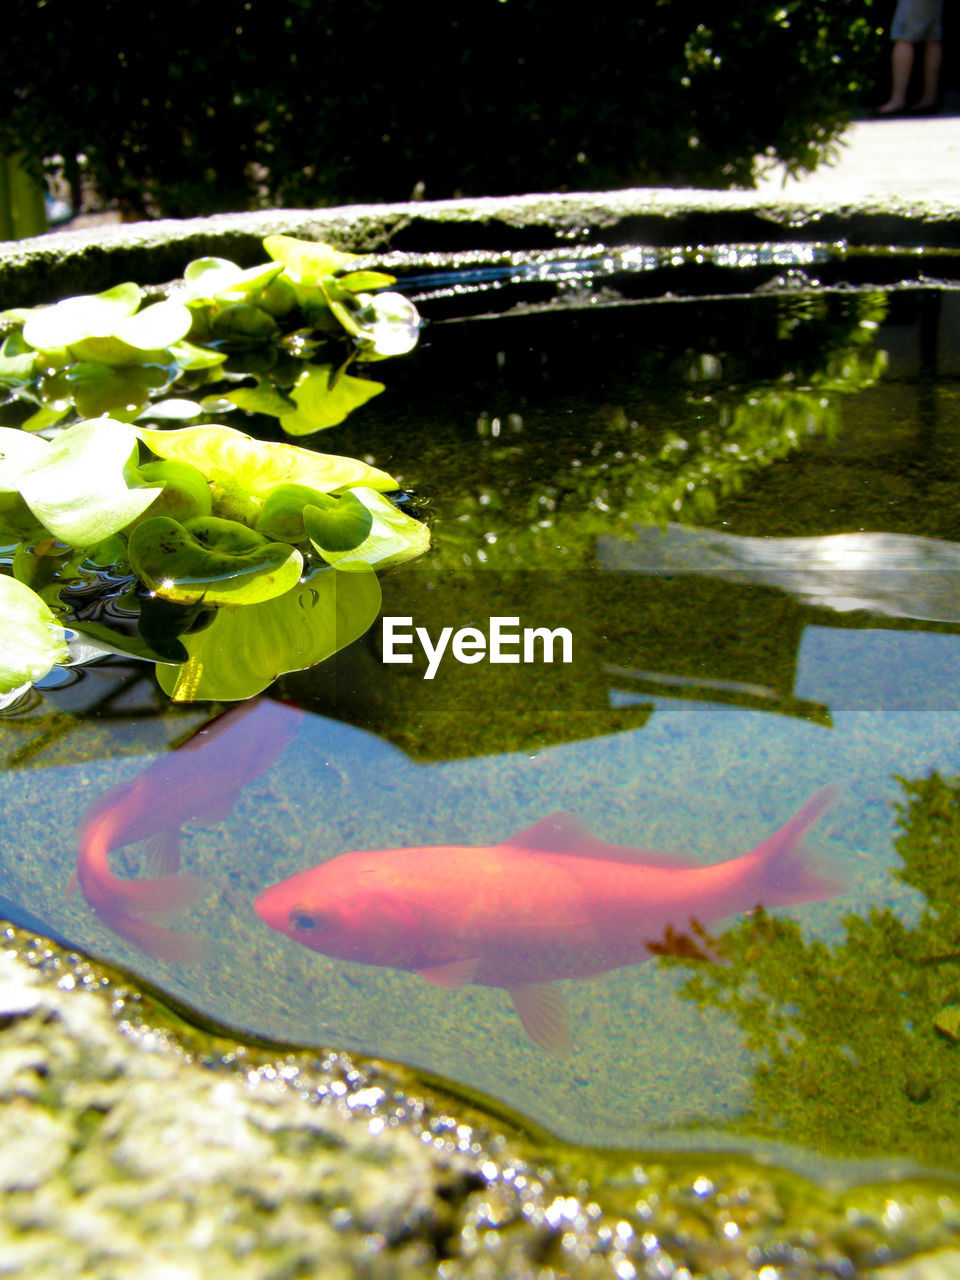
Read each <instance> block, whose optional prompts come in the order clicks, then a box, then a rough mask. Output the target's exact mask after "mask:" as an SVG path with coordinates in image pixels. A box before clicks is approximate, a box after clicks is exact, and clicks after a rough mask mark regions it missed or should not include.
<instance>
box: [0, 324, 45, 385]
mask: <svg viewBox="0 0 960 1280" xmlns="http://www.w3.org/2000/svg"><path fill="white" fill-rule="evenodd" d="M36 361H37V353H36V352H35V351H34V350H33V348H32V347H30V346H29V345H28V344H27V343H26V342H24V340H23V335H22V334H20V333H11V334H9V335H8V336H7V337H6V338H5V339H4V343H3V346H2V347H0V383H4V384H5V385H7V386H11V385H18V384H21V383H24V382H29V381H30V380H31V379H32V378H33V376H34V371H35V366H36Z"/></svg>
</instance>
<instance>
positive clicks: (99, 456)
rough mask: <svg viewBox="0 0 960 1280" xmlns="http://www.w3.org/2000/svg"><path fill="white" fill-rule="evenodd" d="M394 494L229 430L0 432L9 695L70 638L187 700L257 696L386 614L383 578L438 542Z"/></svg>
mask: <svg viewBox="0 0 960 1280" xmlns="http://www.w3.org/2000/svg"><path fill="white" fill-rule="evenodd" d="M396 489H397V482H396V481H395V480H394V479H393V477H391V476H389V475H387V474H386V473H385V472H383V471H380V470H378V469H377V468H375V467H372V466H370V465H369V464H368V463H365V462H362V461H359V460H358V459H354V458H344V457H337V456H335V455H330V454H321V453H316V452H314V451H312V450H307V449H302V448H298V447H296V446H294V445H290V444H286V443H276V442H264V441H258V440H255V439H253V438H252V437H251V436H248V435H246V434H244V433H243V432H240V431H237V430H235V429H234V428H232V427H229V426H223V425H221V424H212V425H200V426H192V427H183V428H179V429H167V430H158V429H154V428H150V427H146V426H141V425H138V424H132V423H128V422H124V421H121V420H119V419H116V418H111V417H106V416H104V417H99V418H95V419H92V420H87V421H81V422H77V423H75V424H73V425H71V426H69V427H65V428H63V429H62V430H60V431H59V432H58V433H57V434H56V436H55V438H54V439H53V440H46V439H44V438H43V437H41V436H37V435H30V434H27V433H25V432H23V431H17V430H14V429H11V428H0V538H2V540H3V542H4V543H5V544H6V546H7V548H8V552H7V556H8V561H9V564H10V567H11V570H12V577H11V576H2V577H0V604H2V606H3V616H4V623H5V625H4V628H3V630H2V632H0V694H3V695H7V700H9V698H10V697H14V696H16V695H17V694H18V693H19V692H21V691H22V689H23V688H25V687H27V686H29V684H30V683H31V682H33V681H36V680H37V679H39V678H41V677H42V676H43V675H45V674H46V672H47V671H49V669H50V668H51V666H53V665H54V664H55V663H57V662H64V661H69V660H70V641H71V637H75V638H78V639H79V641H80V642H82V645H83V647H84V652H89V650H90V646H91V645H93V646H94V648H95V650H96V651H99V652H100V653H104V654H106V653H120V654H127V655H133V656H136V657H139V658H145V659H147V660H150V661H153V662H155V663H156V664H157V678H158V681H159V683H160V685H161V687H162V688H163V689H164V690H165V692H167V693H168V694H169V695H170V696H171V697H173V698H174V699H177V700H191V699H197V698H199V699H217V700H232V699H241V698H248V697H251V696H252V695H253V694H255V693H258V692H259V691H260V690H261V689H263V688H265V687H266V686H267V685H268V684H270V683H271V681H272V680H274V679H275V678H276V676H278V675H279V674H281V673H282V672H284V671H291V670H299V669H301V668H304V667H308V666H312V665H313V664H314V663H317V662H320V661H322V660H323V659H324V658H326V657H329V656H330V655H331V654H332V653H334V652H336V651H337V650H338V649H340V648H342V647H343V646H344V645H345V644H348V643H350V642H351V641H352V640H354V639H356V638H357V637H358V636H360V635H362V634H363V632H364V631H366V629H367V628H368V627H369V626H370V624H371V623H372V622H373V620H374V619H375V618H376V616H377V612H378V610H379V606H380V588H379V584H378V581H377V577H376V572H375V571H376V569H378V568H384V567H387V566H389V565H392V564H396V563H399V562H401V561H403V560H407V559H410V558H411V557H413V556H417V555H419V554H421V552H423V551H424V550H425V549H426V548H427V546H428V545H429V534H428V532H427V530H426V528H425V527H424V526H423V525H422V524H421V523H420V522H419V521H417V520H415V519H413V518H412V517H411V516H409V515H408V514H406V512H404V511H403V510H402V509H401V508H400V507H399V506H397V505H396V504H395V503H394V502H393V501H391V499H390V498H389V497H387V496H386V494H387V493H389V492H390V491H392V490H396Z"/></svg>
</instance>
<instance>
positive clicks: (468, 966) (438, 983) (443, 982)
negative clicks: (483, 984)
mask: <svg viewBox="0 0 960 1280" xmlns="http://www.w3.org/2000/svg"><path fill="white" fill-rule="evenodd" d="M479 968H480V957H479V956H469V957H468V958H467V959H466V960H452V961H451V962H450V963H449V964H437V965H433V966H431V968H429V969H417V970H416V973H417V974H418V975H419V976H420V977H421V978H423V980H424V982H432V983H433V985H434V986H435V987H449V988H451V989H452V990H457V989H458V988H460V987H466V986H469V984H470V983H471V982H472V981H473V980H474V978H475V977H476V976H477V970H478V969H479Z"/></svg>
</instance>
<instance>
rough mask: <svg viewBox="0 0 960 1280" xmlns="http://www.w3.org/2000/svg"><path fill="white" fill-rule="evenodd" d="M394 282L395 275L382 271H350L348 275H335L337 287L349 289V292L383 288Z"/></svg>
mask: <svg viewBox="0 0 960 1280" xmlns="http://www.w3.org/2000/svg"><path fill="white" fill-rule="evenodd" d="M394 283H396V276H388V275H386V274H385V273H384V272H382V271H351V272H350V273H349V274H348V275H345V276H338V277H337V285H338V286H339V288H341V289H349V291H350V292H351V293H360V292H361V291H369V290H370V289H385V288H386V287H387V285H390V284H394Z"/></svg>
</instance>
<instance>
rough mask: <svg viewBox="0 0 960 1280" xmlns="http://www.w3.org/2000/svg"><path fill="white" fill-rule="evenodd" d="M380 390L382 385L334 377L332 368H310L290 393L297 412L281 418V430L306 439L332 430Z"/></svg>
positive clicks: (313, 365)
mask: <svg viewBox="0 0 960 1280" xmlns="http://www.w3.org/2000/svg"><path fill="white" fill-rule="evenodd" d="M383 390H384V385H383V383H382V382H374V381H372V379H369V378H352V377H350V375H349V374H346V373H342V374H340V376H339V377H337V376H336V370H335V369H334V366H333V365H332V364H312V365H309V366H308V367H307V368H306V369H305V370H304V371H303V373H302V374H301V375H300V377H299V378H298V379H297V381H296V383H295V384H294V388H293V390H292V391H291V393H290V398H291V399H292V400H293V402H294V404H295V405H296V412H295V413H288V414H286V415H285V416H284V419H283V429H284V431H286V432H287V433H288V434H289V435H292V436H306V435H310V434H311V433H312V432H314V431H323V430H324V428H325V427H335V426H337V425H338V423H341V422H343V421H344V420H345V419H346V418H347V417H348V415H349V414H351V413H352V412H353V410H354V409H357V408H359V407H360V405H362V404H366V402H367V401H368V400H371V399H373V397H374V396H378V395H379V394H380V392H381V391H383Z"/></svg>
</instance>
